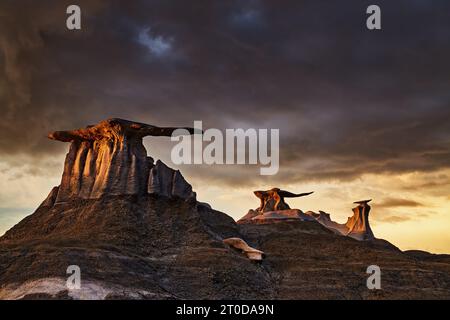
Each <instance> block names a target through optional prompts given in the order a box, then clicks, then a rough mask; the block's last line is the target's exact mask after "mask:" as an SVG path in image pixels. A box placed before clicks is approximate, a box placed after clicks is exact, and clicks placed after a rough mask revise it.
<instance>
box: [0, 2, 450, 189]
mask: <svg viewBox="0 0 450 320" xmlns="http://www.w3.org/2000/svg"><path fill="white" fill-rule="evenodd" d="M68 4H72V3H71V2H68V1H66V2H65V1H39V2H37V1H2V3H1V4H0V63H1V65H2V66H3V67H2V68H1V70H0V106H1V110H2V115H1V118H0V153H2V154H8V155H9V156H10V157H13V156H14V155H16V154H31V155H34V156H39V157H45V156H48V155H53V154H60V150H62V149H63V146H62V145H60V144H57V143H54V142H50V141H47V140H46V139H45V134H46V132H47V131H50V130H54V129H69V128H73V127H80V126H84V125H86V124H90V123H94V122H97V121H99V120H102V119H103V118H108V117H123V118H129V119H133V120H138V121H142V122H149V123H154V124H158V125H189V124H192V121H193V120H203V121H204V125H205V126H206V127H218V128H226V127H228V128H233V127H236V126H244V127H256V128H258V127H261V128H264V127H268V128H280V134H281V141H280V145H281V148H282V149H281V164H282V166H281V170H280V173H279V176H277V177H276V178H277V179H285V180H286V181H300V180H305V179H318V180H321V179H330V178H336V179H350V178H355V177H358V176H359V175H361V174H362V173H380V172H387V173H397V172H410V171H416V170H418V171H433V170H436V169H439V168H448V167H449V166H450V132H449V131H450V130H449V125H448V121H449V119H450V93H449V90H448V88H449V87H450V77H449V74H450V60H449V59H448V57H449V56H450V41H448V39H449V37H450V20H449V19H448V12H449V10H450V3H448V1H433V2H432V3H431V2H428V1H395V3H393V1H378V2H377V4H378V5H380V6H381V8H382V26H383V30H382V31H374V32H371V31H368V30H367V29H366V28H365V18H366V15H365V9H366V8H367V6H368V5H369V4H371V3H369V2H365V1H345V2H341V1H281V2H280V1H245V2H243V1H128V2H127V1H89V2H88V1H80V2H79V4H80V6H81V9H82V19H83V20H82V30H81V31H68V30H67V29H66V28H65V18H66V15H65V8H66V6H67V5H68ZM57 152H58V153H57ZM189 170H194V171H195V170H196V169H189ZM198 170H200V169H198ZM230 170H233V172H236V174H231V175H230V172H231V171H229V172H228V173H226V174H225V173H223V170H221V169H218V170H210V171H208V176H209V177H210V178H211V179H214V175H215V173H217V180H220V181H222V182H224V181H225V182H229V183H235V182H236V181H239V180H240V179H242V177H245V176H246V175H242V174H238V173H239V172H240V171H242V170H243V171H245V170H246V169H245V168H243V169H242V170H241V169H240V168H239V169H236V170H234V169H230ZM248 170H252V171H251V173H252V174H255V175H256V174H257V171H256V170H255V171H253V169H248ZM247 172H250V171H247ZM247 176H248V175H247ZM256 178H258V179H271V178H265V177H263V178H260V177H256Z"/></svg>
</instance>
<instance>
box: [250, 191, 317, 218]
mask: <svg viewBox="0 0 450 320" xmlns="http://www.w3.org/2000/svg"><path fill="white" fill-rule="evenodd" d="M253 193H254V194H255V196H257V197H258V198H259V199H260V201H261V204H260V206H259V208H258V209H256V211H257V212H260V213H262V212H268V211H276V210H288V209H290V207H289V205H288V204H287V203H286V202H285V201H284V198H297V197H304V196H307V195H310V194H311V193H313V192H306V193H298V194H295V193H292V192H289V191H285V190H281V189H279V188H272V189H270V190H267V191H261V190H257V191H254V192H253Z"/></svg>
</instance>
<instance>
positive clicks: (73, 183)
mask: <svg viewBox="0 0 450 320" xmlns="http://www.w3.org/2000/svg"><path fill="white" fill-rule="evenodd" d="M176 129H185V130H187V132H189V133H191V134H192V133H194V129H192V128H160V127H155V126H152V125H148V124H143V123H138V122H132V121H127V120H123V119H115V118H113V119H108V120H105V121H102V122H100V123H98V124H97V125H95V126H88V127H86V128H83V129H77V130H71V131H55V132H52V133H50V134H49V135H48V137H49V138H50V139H53V140H58V141H63V142H70V149H69V153H68V154H67V156H66V160H65V163H64V172H63V176H62V180H61V185H60V186H59V190H58V192H57V196H56V198H55V202H56V203H58V202H65V201H68V200H69V199H73V198H82V199H98V198H100V197H102V196H103V195H106V194H107V195H133V194H146V193H156V194H161V195H164V196H169V197H170V196H178V197H181V198H185V199H187V198H189V197H195V194H194V193H193V192H192V187H191V186H190V185H189V184H188V183H187V182H186V181H185V180H184V178H183V176H182V175H181V173H180V172H179V171H175V170H173V169H171V168H169V167H167V166H166V165H164V164H163V163H162V162H161V161H158V162H157V163H156V164H154V161H153V159H152V158H151V157H148V156H147V152H146V150H145V147H144V145H143V143H142V139H143V137H145V136H148V135H151V136H171V135H172V133H173V132H174V131H175V130H176Z"/></svg>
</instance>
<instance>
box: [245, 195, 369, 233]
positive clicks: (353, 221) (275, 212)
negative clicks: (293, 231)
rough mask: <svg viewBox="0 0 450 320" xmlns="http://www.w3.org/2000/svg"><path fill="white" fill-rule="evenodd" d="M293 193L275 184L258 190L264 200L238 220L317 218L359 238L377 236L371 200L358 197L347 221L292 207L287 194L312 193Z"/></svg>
mask: <svg viewBox="0 0 450 320" xmlns="http://www.w3.org/2000/svg"><path fill="white" fill-rule="evenodd" d="M311 193H312V192H309V193H299V194H294V193H291V192H288V191H284V190H280V189H278V188H273V189H271V190H267V191H255V192H254V194H255V195H256V196H257V197H258V198H259V199H260V200H261V204H260V206H259V208H257V209H255V210H253V209H250V210H249V211H248V213H247V214H246V215H245V216H243V217H242V218H241V219H239V220H238V221H237V223H238V224H249V223H250V224H268V223H276V222H286V221H296V220H297V221H317V222H318V223H320V224H321V225H323V226H324V227H326V228H327V229H329V230H331V231H333V232H334V233H335V234H339V235H343V236H348V237H351V238H354V239H356V240H374V239H375V236H374V234H373V232H372V229H371V228H370V224H369V212H370V206H369V205H368V202H370V201H371V200H363V201H356V202H355V203H357V204H358V206H357V207H355V208H353V209H352V210H353V216H352V217H350V218H348V221H347V222H346V223H345V224H340V223H337V222H335V221H333V220H331V217H330V215H329V214H328V213H326V212H324V211H319V213H315V212H313V211H307V212H306V213H304V212H303V211H302V210H299V209H291V208H290V207H289V205H288V204H287V203H286V202H285V201H284V198H285V197H301V196H306V195H309V194H311Z"/></svg>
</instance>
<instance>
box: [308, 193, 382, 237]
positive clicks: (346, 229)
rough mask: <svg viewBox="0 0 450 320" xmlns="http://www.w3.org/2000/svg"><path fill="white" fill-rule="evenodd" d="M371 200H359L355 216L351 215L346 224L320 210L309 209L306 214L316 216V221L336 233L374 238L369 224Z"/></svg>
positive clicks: (354, 211)
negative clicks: (316, 211)
mask: <svg viewBox="0 0 450 320" xmlns="http://www.w3.org/2000/svg"><path fill="white" fill-rule="evenodd" d="M369 201H370V200H363V201H357V202H355V203H357V204H358V206H356V207H354V208H353V209H352V211H353V216H351V217H349V218H348V220H347V222H346V223H345V224H340V223H337V222H334V221H333V220H331V217H330V215H329V214H328V213H325V212H323V211H319V214H317V213H314V212H312V211H308V212H307V213H306V214H308V215H311V216H314V217H315V218H316V221H317V222H319V223H320V224H321V225H323V226H324V227H327V228H328V229H330V230H332V231H334V232H335V233H336V234H341V235H343V236H348V237H351V238H353V239H356V240H361V241H362V240H374V239H375V236H374V234H373V232H372V229H371V228H370V224H369V212H370V206H369V205H368V202H369Z"/></svg>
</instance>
